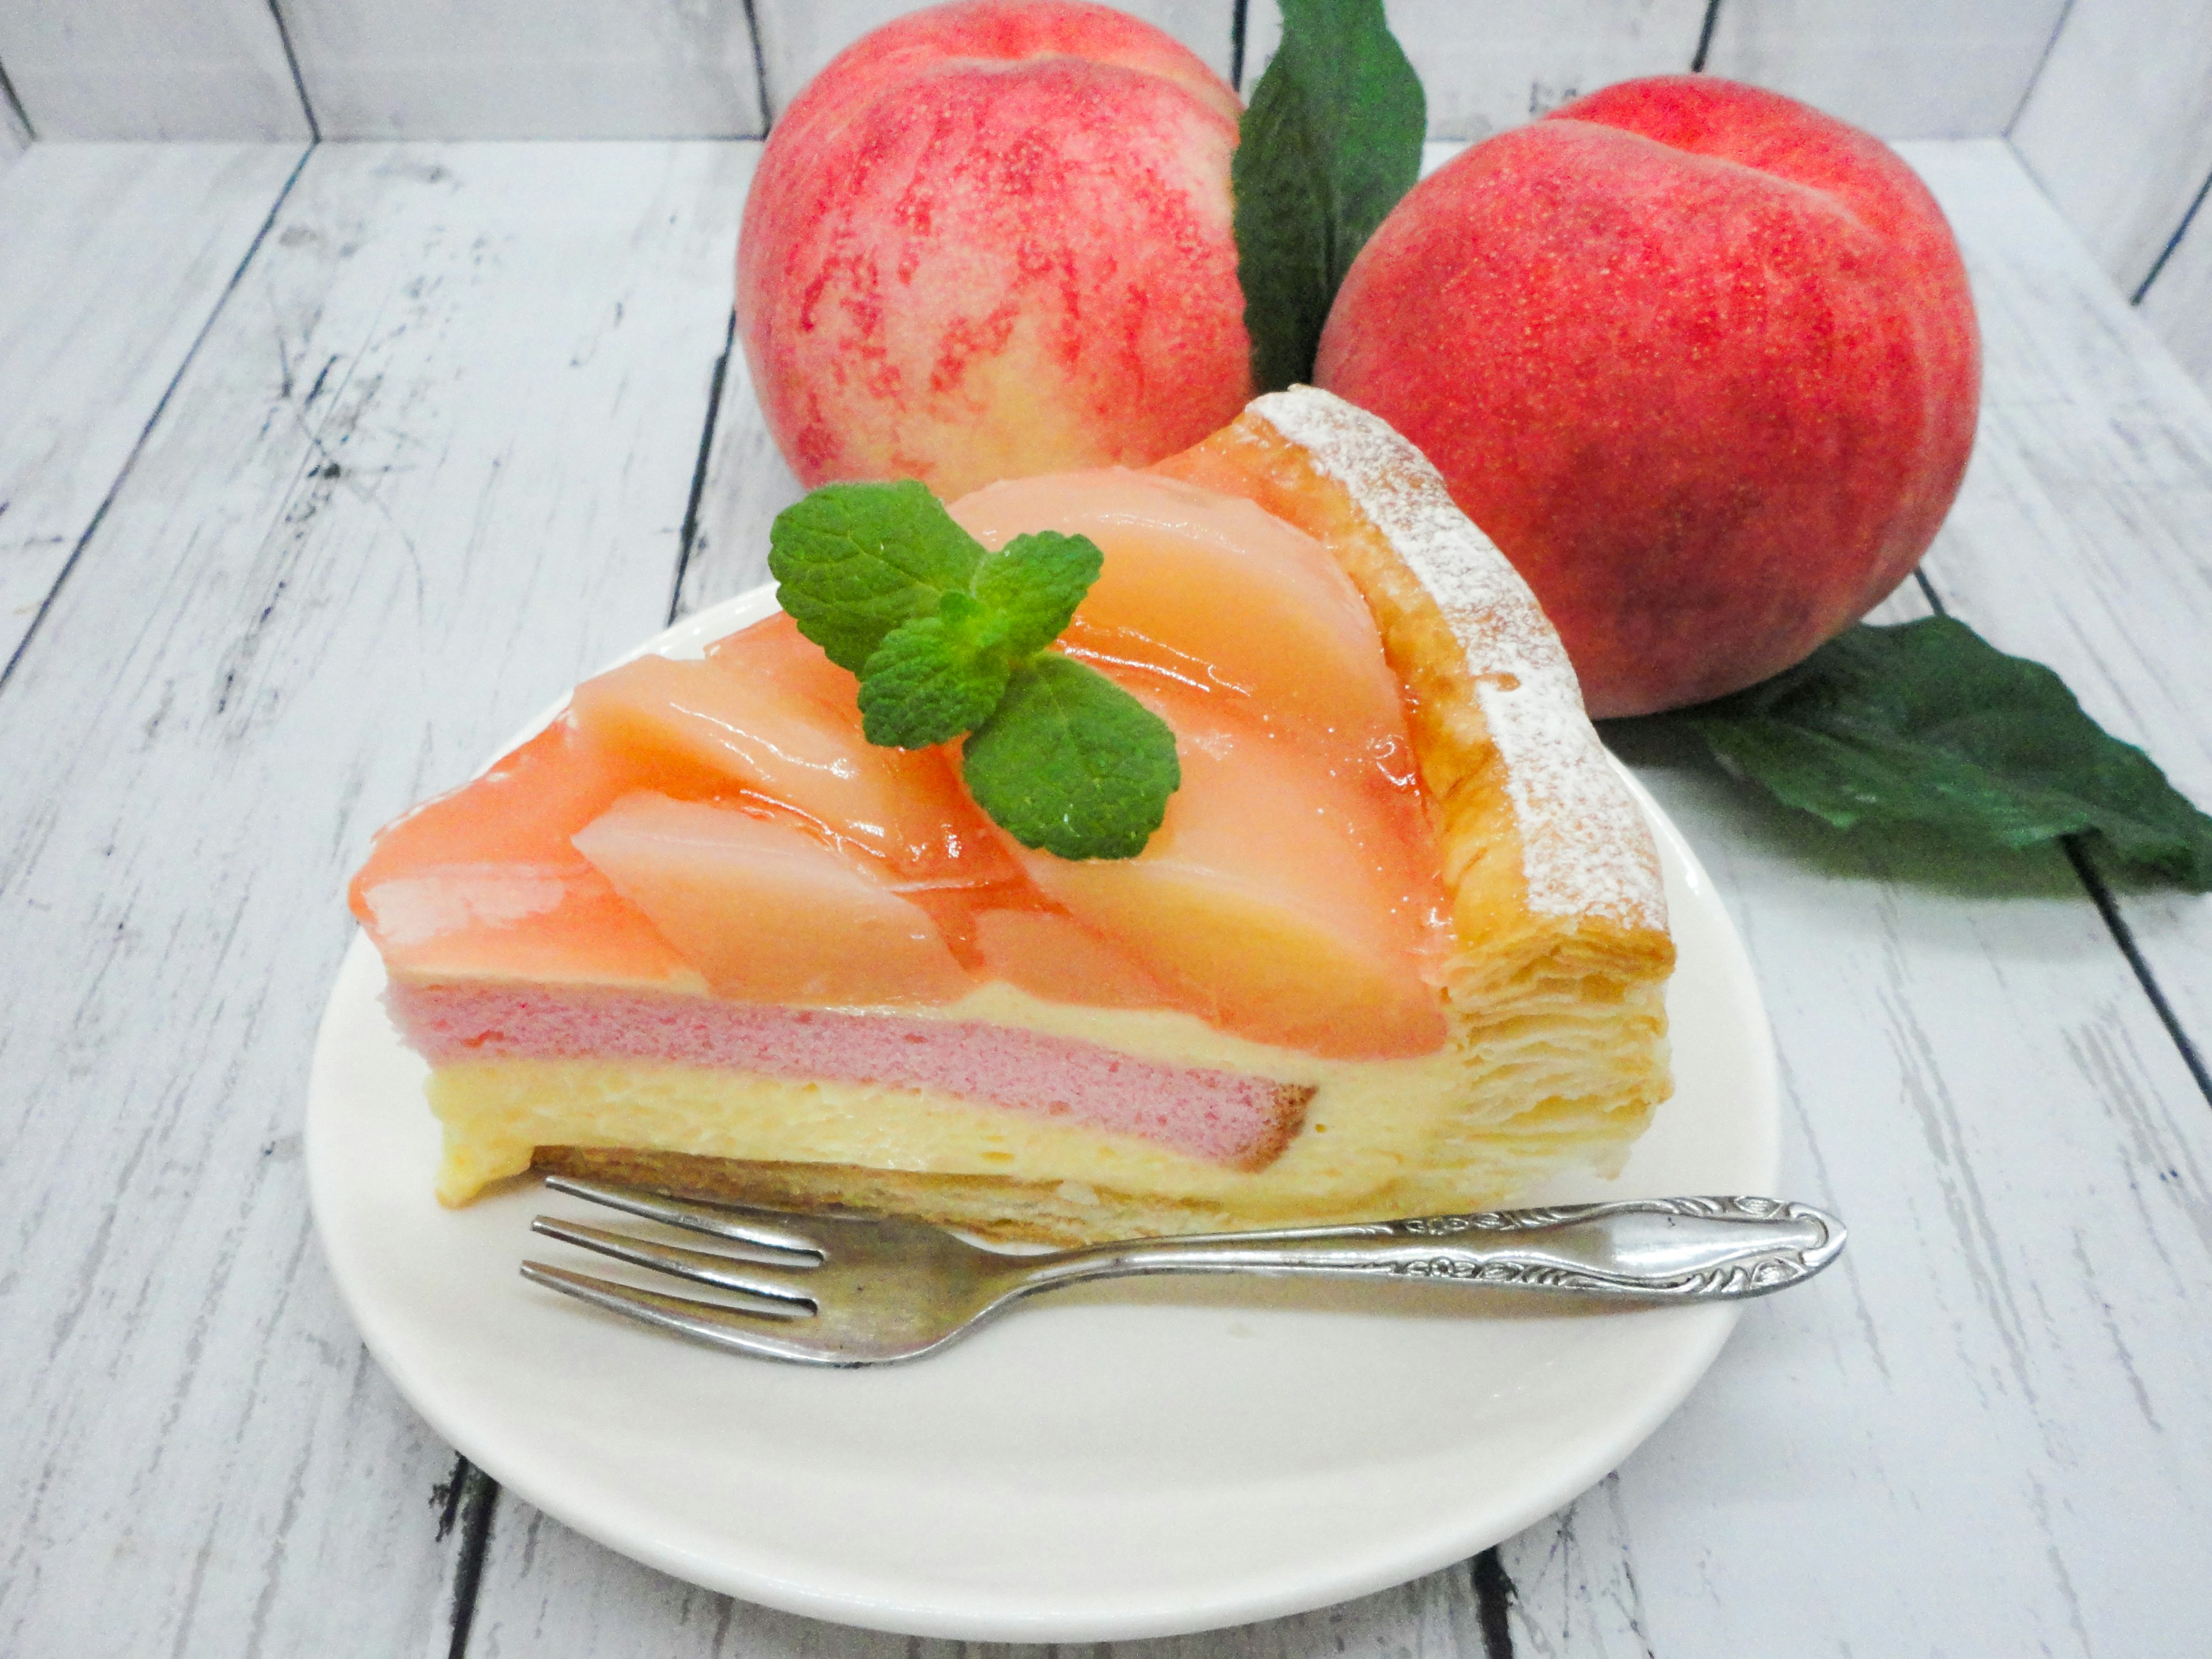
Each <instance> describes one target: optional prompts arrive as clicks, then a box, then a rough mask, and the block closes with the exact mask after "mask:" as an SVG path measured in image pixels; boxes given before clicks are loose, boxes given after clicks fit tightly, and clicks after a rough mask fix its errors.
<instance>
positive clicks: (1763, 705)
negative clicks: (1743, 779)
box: [1678, 617, 2212, 892]
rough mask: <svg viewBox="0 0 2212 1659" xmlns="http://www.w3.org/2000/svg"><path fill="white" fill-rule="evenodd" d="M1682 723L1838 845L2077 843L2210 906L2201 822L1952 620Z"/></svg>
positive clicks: (2039, 670) (1850, 639)
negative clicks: (1909, 829) (1899, 828)
mask: <svg viewBox="0 0 2212 1659" xmlns="http://www.w3.org/2000/svg"><path fill="white" fill-rule="evenodd" d="M1678 718H1680V719H1681V720H1684V721H1686V723H1687V724H1689V725H1690V726H1692V727H1694V728H1695V729H1696V730H1697V732H1699V735H1701V736H1702V737H1703V738H1705V741H1706V743H1707V744H1710V745H1711V748H1712V750H1713V752H1714V753H1715V754H1716V755H1717V756H1718V757H1720V759H1721V760H1722V762H1723V763H1724V764H1726V765H1727V766H1729V768H1731V769H1734V770H1735V771H1737V772H1740V773H1741V774H1743V775H1745V776H1747V777H1750V778H1753V779H1755V780H1756V781H1759V783H1761V784H1763V785H1765V787H1767V788H1768V789H1770V790H1771V791H1772V792H1773V793H1774V794H1775V795H1776V796H1778V798H1779V799H1782V800H1784V801H1785V802H1787V803H1788V804H1789V805H1792V806H1796V807H1801V808H1802V809H1803V810H1804V811H1808V812H1812V813H1814V814H1816V815H1818V816H1819V817H1823V818H1825V819H1826V820H1827V821H1828V822H1829V823H1832V824H1834V825H1836V826H1837V827H1838V829H1850V828H1852V827H1853V826H1855V825H1861V824H1864V825H1872V826H1881V825H1884V824H1903V823H1920V824H1927V825H1930V826H1932V827H1934V828H1936V829H1942V830H1946V831H1948V832H1950V833H1952V834H1954V835H1959V836H1972V837H1976V838H1978V839H1981V840H1984V841H1988V842H1996V843H1997V844H1998V845H2000V846H2003V847H2011V848H2021V847H2033V846H2037V845H2039V844H2041V843H2043V842H2050V841H2053V840H2056V839H2057V837H2059V836H2069V835H2077V834H2087V835H2091V836H2097V837H2099V838H2100V839H2101V840H2102V841H2103V842H2105V843H2106V846H2107V847H2109V848H2110V849H2111V851H2112V854H2113V855H2114V856H2115V857H2117V858H2118V860H2120V861H2121V862H2122V863H2124V864H2126V865H2129V866H2134V867H2135V868H2137V869H2140V870H2145V871H2149V872H2155V873H2157V874H2159V875H2161V876H2164V877H2166V878H2167V879H2169V880H2171V881H2172V882H2174V883H2176V884H2179V885H2181V886H2184V887H2186V888H2189V889H2191V890H2193V891H2196V892H2203V891H2206V890H2212V818H2208V817H2206V816H2205V815H2204V814H2203V812H2201V811H2198V810H2197V808H2196V807H2195V806H2193V805H2191V804H2190V802H2189V800H2188V799H2187V798H2186V797H2185V796H2183V795H2182V794H2180V793H2179V792H2178V791H2176V790H2175V789H2174V787H2172V785H2171V784H2169V783H2168V782H2166V776H2165V775H2164V774H2163V773H2161V772H2160V770H2159V769H2158V768H2157V767H2156V766H2155V765H2154V764H2153V763H2152V762H2151V760H2150V757H2148V756H2147V755H2145V754H2144V753H2143V752H2142V750H2140V749H2136V748H2135V747H2133V746H2132V745H2130V744H2124V743H2122V742H2121V741H2120V740H2119V739H2118V738H2115V737H2113V736H2112V735H2111V734H2110V733H2109V732H2106V731H2105V730H2104V729H2103V728H2102V727H2101V726H2098V725H2097V723H2096V722H2095V721H2094V720H2091V719H2090V718H2089V717H2088V716H2087V714H2083V713H2082V712H2081V704H2080V703H2078V702H2075V698H2074V694H2073V693H2072V692H2070V691H2069V690H2067V689H2066V686H2065V684H2064V682H2063V681H2062V680H2061V679H2060V678H2058V676H2057V675H2056V674H2054V673H2052V672H2051V670H2049V669H2048V668H2045V667H2044V666H2042V665H2040V664H2038V663H2033V662H2029V661H2027V660H2026V659H2022V658H2019V657H2008V656H2007V655H2005V654H2004V653H2002V652H2000V651H1998V650H1996V648H1995V647H1992V646H1990V645H1989V644H1988V643H1987V642H1986V641H1984V640H1982V639H1981V638H1980V637H1979V636H1978V635H1976V634H1975V633H1974V631H1973V630H1972V629H1970V628H1968V627H1967V626H1966V624H1965V623H1960V622H1958V621H1955V620H1954V619H1953V618H1950V617H1929V618H1928V619H1927V620H1925V621H1922V622H1915V623H1904V624H1903V625H1901V626H1899V627H1894V628H1880V627H1873V626H1869V625H1864V624H1862V625H1861V626H1859V627H1857V628H1855V629H1851V630H1850V632H1849V633H1847V634H1844V635H1842V636H1840V637H1839V638H1838V639H1835V640H1832V641H1829V642H1828V643H1827V644H1826V645H1825V646H1823V647H1820V650H1818V651H1816V652H1814V653H1813V655H1812V656H1810V657H1809V658H1808V659H1806V660H1805V661H1804V662H1802V663H1800V664H1799V665H1797V666H1796V668H1793V669H1791V670H1790V671H1787V672H1785V673H1783V674H1778V675H1777V676H1776V677H1775V678H1772V679H1771V680H1768V681H1766V682H1765V683H1764V684H1759V685H1755V686H1753V687H1752V688H1751V689H1750V690H1747V691H1740V692H1738V693H1736V694H1735V696H1730V697H1723V698H1722V699H1720V700H1719V701H1718V702H1709V703H1704V704H1701V705H1699V707H1697V708H1687V709H1684V710H1683V711H1681V713H1680V715H1679V716H1678Z"/></svg>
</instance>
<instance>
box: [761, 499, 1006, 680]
mask: <svg viewBox="0 0 2212 1659" xmlns="http://www.w3.org/2000/svg"><path fill="white" fill-rule="evenodd" d="M982 557H983V550H982V548H981V546H980V545H979V544H977V543H976V541H975V538H974V537H972V536H970V535H969V533H968V532H966V531H964V530H963V529H962V528H961V527H960V526H958V525H957V524H955V523H953V521H952V516H951V514H950V513H947V512H946V511H945V507H944V504H943V503H942V502H940V501H939V500H938V499H937V497H936V496H934V495H931V494H930V493H929V491H928V489H927V488H926V487H924V486H923V485H921V484H919V483H914V482H913V481H911V480H908V481H906V482H903V483H842V484H824V485H823V487H822V488H821V489H817V490H815V491H813V492H812V493H811V495H808V496H807V497H806V498H805V500H804V501H799V503H797V504H796V505H795V506H793V507H786V508H785V509H784V510H783V511H782V512H781V513H778V514H777V515H776V520H775V526H774V527H773V528H771V529H770V531H769V556H768V568H769V574H772V575H773V576H775V580H776V599H777V600H778V602H779V603H781V605H782V606H783V608H784V609H785V610H786V611H789V612H790V613H791V618H792V620H793V622H795V623H798V624H799V632H800V633H802V634H804V635H806V637H807V638H808V639H810V640H811V641H814V643H815V644H817V645H818V646H820V647H822V649H823V651H824V652H825V653H827V654H828V656H829V660H830V661H832V662H834V663H836V665H838V666H839V667H840V668H848V669H850V670H852V671H853V672H854V673H856V674H857V673H859V672H860V671H861V669H862V668H863V667H864V666H865V665H866V663H867V660H868V659H869V657H870V656H871V655H872V654H873V653H874V652H875V650H876V647H878V646H879V645H881V644H882V643H883V642H884V635H887V634H889V633H890V631H891V630H892V629H895V628H896V627H898V626H899V625H900V624H901V623H907V622H911V621H913V620H914V619H915V617H933V616H935V615H936V614H937V609H938V602H939V600H940V599H943V598H944V596H945V594H946V593H949V592H963V593H964V592H967V590H968V585H969V580H971V579H972V578H973V576H974V575H975V567H976V565H977V564H978V563H979V562H981V559H982Z"/></svg>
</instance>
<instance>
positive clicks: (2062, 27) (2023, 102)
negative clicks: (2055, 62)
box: [2004, 0, 2074, 138]
mask: <svg viewBox="0 0 2212 1659" xmlns="http://www.w3.org/2000/svg"><path fill="white" fill-rule="evenodd" d="M2072 15H2074V0H2066V3H2065V4H2064V5H2063V6H2061V7H2060V8H2059V9H2058V16H2057V19H2056V20H2055V21H2053V22H2052V23H2051V38H2050V39H2049V40H2045V42H2044V43H2043V55H2042V56H2041V57H2039V58H2037V59H2036V60H2035V68H2034V69H2033V70H2032V71H2030V73H2029V75H2028V77H2027V85H2026V86H2024V87H2022V88H2021V90H2020V102H2018V103H2017V104H2015V105H2014V106H2012V115H2011V117H2010V118H2008V120H2007V121H2006V122H2005V124H2004V131H2005V137H2008V138H2009V137H2012V130H2013V128H2014V127H2015V126H2017V125H2019V124H2020V117H2021V111H2023V110H2025V109H2026V108H2027V102H2028V100H2029V99H2031V98H2033V97H2034V96H2035V83H2036V82H2039V81H2040V80H2041V79H2043V71H2044V70H2045V68H2046V67H2048V66H2049V64H2050V63H2051V53H2052V52H2056V51H2057V49H2058V37H2059V36H2060V35H2062V34H2063V33H2066V20H2067V19H2068V18H2069V17H2071V16H2072Z"/></svg>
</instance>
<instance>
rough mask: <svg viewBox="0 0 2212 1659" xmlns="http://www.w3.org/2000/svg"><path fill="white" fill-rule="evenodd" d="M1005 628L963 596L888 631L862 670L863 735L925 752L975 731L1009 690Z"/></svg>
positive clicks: (895, 746)
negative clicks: (926, 614)
mask: <svg viewBox="0 0 2212 1659" xmlns="http://www.w3.org/2000/svg"><path fill="white" fill-rule="evenodd" d="M1008 666H1009V658H1008V655H1007V652H1006V625H1005V623H1004V621H1003V619H1002V618H1000V617H996V616H994V615H993V614H992V613H990V612H988V611H986V610H985V609H984V608H983V607H982V606H981V605H978V604H976V602H975V600H973V599H969V597H968V596H967V595H966V594H965V593H947V594H946V595H945V597H944V598H943V599H940V600H939V602H938V614H937V615H936V616H934V617H915V619H914V620H913V621H912V622H909V623H900V624H899V625H898V626H897V627H896V628H894V629H891V631H890V633H888V634H886V635H884V642H883V643H882V644H881V645H879V646H878V647H876V648H875V650H874V651H872V653H869V656H868V660H867V664H866V666H865V667H864V668H863V669H862V670H861V671H860V716H861V720H860V730H861V732H862V733H863V734H864V735H865V736H866V738H867V739H868V741H869V742H870V743H872V744H878V746H880V747H883V748H886V749H927V747H929V745H930V744H937V743H950V742H951V741H952V739H953V738H957V737H958V736H959V735H960V734H961V733H962V732H972V731H974V730H975V728H976V727H977V726H981V724H982V723H983V722H984V721H985V720H987V719H988V718H989V717H990V714H991V711H992V710H993V709H994V708H997V707H998V706H999V699H1000V697H1001V696H1004V695H1005V693H1006V673H1007V669H1008Z"/></svg>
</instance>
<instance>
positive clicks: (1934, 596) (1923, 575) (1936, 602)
mask: <svg viewBox="0 0 2212 1659" xmlns="http://www.w3.org/2000/svg"><path fill="white" fill-rule="evenodd" d="M1912 580H1915V581H1917V582H1918V583H1919V584H1920V597H1921V598H1923V599H1926V600H1927V601H1928V608H1929V610H1930V611H1934V612H1935V613H1936V615H1937V616H1939V617H1948V616H1949V615H1950V614H1951V613H1950V612H1949V611H1946V610H1945V609H1944V608H1943V600H1942V596H1941V595H1939V594H1938V593H1937V592H1936V584H1935V583H1933V582H1931V581H1929V580H1928V573H1927V572H1926V571H1925V570H1923V569H1922V568H1920V567H1919V566H1918V565H1917V564H1916V565H1914V566H1913V567H1912Z"/></svg>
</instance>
